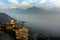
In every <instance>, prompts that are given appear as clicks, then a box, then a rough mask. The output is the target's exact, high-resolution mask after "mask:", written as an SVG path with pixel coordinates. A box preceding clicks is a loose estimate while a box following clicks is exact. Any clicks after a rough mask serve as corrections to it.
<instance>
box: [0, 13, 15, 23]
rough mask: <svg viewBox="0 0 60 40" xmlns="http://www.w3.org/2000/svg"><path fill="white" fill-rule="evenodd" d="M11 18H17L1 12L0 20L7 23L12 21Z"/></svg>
mask: <svg viewBox="0 0 60 40" xmlns="http://www.w3.org/2000/svg"><path fill="white" fill-rule="evenodd" d="M10 20H15V19H14V18H12V17H10V16H9V15H7V14H6V13H0V22H1V23H7V22H10Z"/></svg>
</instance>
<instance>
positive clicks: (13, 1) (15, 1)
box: [8, 0, 18, 4]
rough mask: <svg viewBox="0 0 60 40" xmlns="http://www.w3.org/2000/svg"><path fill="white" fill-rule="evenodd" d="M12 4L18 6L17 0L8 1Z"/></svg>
mask: <svg viewBox="0 0 60 40" xmlns="http://www.w3.org/2000/svg"><path fill="white" fill-rule="evenodd" d="M8 1H9V2H10V3H12V4H18V2H17V0H8Z"/></svg>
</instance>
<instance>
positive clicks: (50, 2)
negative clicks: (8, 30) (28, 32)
mask: <svg viewBox="0 0 60 40" xmlns="http://www.w3.org/2000/svg"><path fill="white" fill-rule="evenodd" d="M0 12H4V13H6V14H8V15H9V16H11V17H13V18H15V19H17V20H18V21H20V20H24V21H26V22H27V25H28V27H31V28H33V29H35V30H36V31H37V30H41V31H42V32H44V33H46V34H49V35H50V36H55V37H56V36H57V37H60V0H0Z"/></svg>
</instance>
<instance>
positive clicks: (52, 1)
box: [0, 0, 60, 9]
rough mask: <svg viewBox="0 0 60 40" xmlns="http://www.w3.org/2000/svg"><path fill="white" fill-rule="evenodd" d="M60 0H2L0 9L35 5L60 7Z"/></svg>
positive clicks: (47, 7) (24, 7)
mask: <svg viewBox="0 0 60 40" xmlns="http://www.w3.org/2000/svg"><path fill="white" fill-rule="evenodd" d="M59 4H60V0H0V9H9V8H21V9H27V8H32V7H33V6H35V7H37V8H44V9H45V8H46V9H50V8H52V7H60V5H59Z"/></svg>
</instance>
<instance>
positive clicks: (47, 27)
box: [9, 13, 60, 37]
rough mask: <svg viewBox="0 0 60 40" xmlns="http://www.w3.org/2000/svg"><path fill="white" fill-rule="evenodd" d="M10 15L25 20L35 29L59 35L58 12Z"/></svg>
mask: <svg viewBox="0 0 60 40" xmlns="http://www.w3.org/2000/svg"><path fill="white" fill-rule="evenodd" d="M9 15H10V14H9ZM10 16H12V17H14V18H15V19H17V20H18V21H20V20H24V21H26V24H27V26H28V27H30V28H33V29H34V30H35V31H38V30H39V31H38V32H40V31H41V32H43V33H45V34H47V35H49V36H54V37H60V14H46V13H45V14H14V15H13V14H11V15H10Z"/></svg>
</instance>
